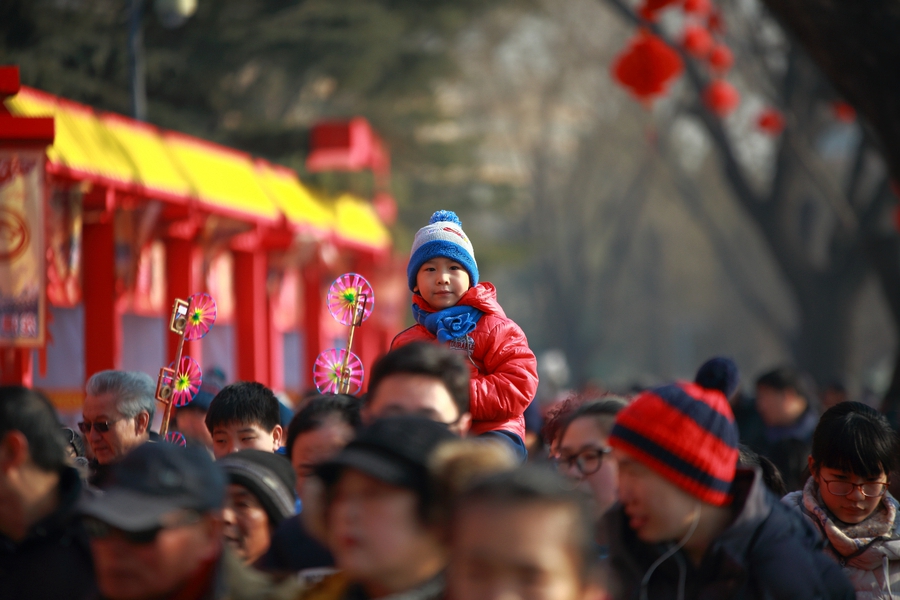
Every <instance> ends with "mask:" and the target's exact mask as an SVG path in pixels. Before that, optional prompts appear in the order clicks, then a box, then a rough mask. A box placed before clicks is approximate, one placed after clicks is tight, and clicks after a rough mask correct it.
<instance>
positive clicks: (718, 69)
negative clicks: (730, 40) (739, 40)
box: [708, 44, 734, 76]
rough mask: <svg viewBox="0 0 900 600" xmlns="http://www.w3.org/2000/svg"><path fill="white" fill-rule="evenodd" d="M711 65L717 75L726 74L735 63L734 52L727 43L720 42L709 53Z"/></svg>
mask: <svg viewBox="0 0 900 600" xmlns="http://www.w3.org/2000/svg"><path fill="white" fill-rule="evenodd" d="M708 60H709V66H710V68H711V69H712V70H713V71H714V72H715V73H716V74H717V75H720V76H721V75H724V74H725V73H727V72H728V69H730V68H731V66H732V65H733V64H734V54H732V52H731V48H729V47H728V46H726V45H725V44H719V45H718V46H716V47H715V48H713V49H712V50H711V51H710V53H709V58H708Z"/></svg>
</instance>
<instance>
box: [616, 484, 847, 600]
mask: <svg viewBox="0 0 900 600" xmlns="http://www.w3.org/2000/svg"><path fill="white" fill-rule="evenodd" d="M732 491H733V493H734V496H735V500H734V502H733V504H732V506H733V508H734V512H735V519H734V521H733V522H732V523H731V525H730V526H729V527H728V529H726V530H725V531H724V532H722V534H721V535H719V537H718V538H716V539H715V540H714V541H713V543H712V545H711V546H710V547H709V548H708V549H707V551H706V554H705V555H704V557H703V560H702V561H701V564H700V566H699V568H698V567H697V566H695V565H694V564H693V563H692V562H691V561H690V560H689V559H688V558H687V555H686V554H684V552H683V551H678V552H677V553H675V555H674V556H673V557H671V558H669V559H668V560H666V561H664V562H663V563H662V564H660V565H659V567H657V569H656V570H655V571H654V572H653V574H652V576H651V577H650V580H649V582H648V584H647V589H646V594H647V595H646V596H644V597H646V598H652V599H653V600H663V599H668V598H672V599H674V598H678V596H679V594H678V587H679V576H680V574H681V573H682V572H684V573H685V583H684V596H683V597H684V598H688V599H692V598H697V599H712V598H715V599H720V598H721V599H724V598H741V599H756V598H758V599H779V600H781V599H784V600H806V599H810V600H812V599H820V598H821V599H825V598H827V599H832V598H834V599H837V598H841V599H846V600H853V598H854V593H853V587H852V586H851V585H850V582H849V581H848V580H847V578H846V577H845V576H844V575H843V573H841V570H840V568H839V567H838V565H837V564H836V563H834V561H832V560H830V559H829V558H828V557H827V556H825V555H824V554H823V553H822V552H821V544H820V542H819V541H818V536H817V535H816V532H815V531H814V530H813V529H812V527H810V526H809V524H808V523H806V522H804V521H803V520H802V519H801V518H800V517H798V516H797V515H795V514H792V512H791V511H790V509H788V508H787V507H786V506H784V505H783V504H781V503H780V502H779V501H778V499H777V498H775V497H774V496H773V495H772V494H771V493H769V492H768V491H767V490H766V488H765V486H764V485H763V482H762V476H761V474H760V472H759V471H758V470H756V471H750V470H748V469H740V470H739V471H738V475H737V477H736V478H735V483H734V485H733V488H732ZM603 524H604V530H605V532H606V535H607V536H608V539H609V545H610V548H609V550H610V560H609V565H610V591H611V593H612V595H613V598H616V599H622V600H624V599H629V600H630V599H638V598H641V582H642V579H643V578H644V576H645V574H646V573H647V571H648V570H649V569H650V567H651V566H652V565H653V563H654V561H656V559H657V558H659V557H660V556H661V555H662V554H663V553H664V552H665V551H666V550H667V549H668V548H669V546H667V545H661V544H657V545H649V544H646V543H644V542H642V541H640V540H639V539H638V538H637V537H636V535H635V533H634V532H633V531H632V530H631V529H630V528H629V527H628V520H627V517H626V516H625V514H624V511H623V509H622V507H621V505H618V504H617V505H615V506H613V507H612V508H611V509H610V510H609V511H608V512H607V513H606V515H605V516H604V523H603Z"/></svg>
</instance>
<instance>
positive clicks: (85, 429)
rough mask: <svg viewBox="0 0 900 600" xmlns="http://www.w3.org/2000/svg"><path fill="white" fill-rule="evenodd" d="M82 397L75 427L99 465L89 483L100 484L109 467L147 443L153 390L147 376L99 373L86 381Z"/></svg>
mask: <svg viewBox="0 0 900 600" xmlns="http://www.w3.org/2000/svg"><path fill="white" fill-rule="evenodd" d="M85 394H86V395H85V398H84V406H83V407H82V416H83V418H84V420H83V421H82V422H81V423H79V424H78V427H79V428H80V429H81V432H82V433H83V434H84V438H85V440H87V443H88V444H89V445H90V447H91V451H92V452H93V453H94V457H95V458H96V461H97V465H98V467H97V468H96V469H95V476H92V478H91V482H92V483H95V484H100V483H102V479H103V473H104V472H105V471H106V467H107V466H108V465H111V464H113V463H116V462H118V461H119V460H121V459H122V457H124V456H125V455H126V454H128V453H129V452H131V451H132V450H134V449H135V448H137V447H138V446H140V445H141V444H143V443H144V442H146V441H147V440H148V439H150V423H151V422H152V421H153V413H154V412H155V411H156V398H155V396H156V386H155V385H154V383H153V380H152V379H151V378H150V376H149V375H147V374H146V373H140V372H137V371H112V370H110V371H100V372H98V373H94V375H93V376H91V378H90V379H88V382H87V385H86V386H85Z"/></svg>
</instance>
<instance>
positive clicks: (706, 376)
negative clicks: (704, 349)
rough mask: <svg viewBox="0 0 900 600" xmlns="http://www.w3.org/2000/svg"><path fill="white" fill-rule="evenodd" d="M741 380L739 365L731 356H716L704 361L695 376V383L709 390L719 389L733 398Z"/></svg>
mask: <svg viewBox="0 0 900 600" xmlns="http://www.w3.org/2000/svg"><path fill="white" fill-rule="evenodd" d="M740 381H741V376H740V373H739V372H738V368H737V365H736V364H734V361H733V360H731V359H730V358H726V357H724V356H714V357H713V358H711V359H709V360H708V361H706V362H705V363H703V364H702V365H701V366H700V368H699V369H697V374H696V375H695V376H694V383H696V384H697V385H699V386H700V387H703V388H706V389H708V390H719V391H720V392H722V393H723V394H725V397H726V398H731V397H732V396H733V395H734V393H735V392H736V391H737V389H738V384H739V383H740Z"/></svg>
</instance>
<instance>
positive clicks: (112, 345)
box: [81, 216, 122, 380]
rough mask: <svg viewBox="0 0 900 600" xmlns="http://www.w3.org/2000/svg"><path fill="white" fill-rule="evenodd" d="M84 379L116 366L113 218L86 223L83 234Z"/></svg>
mask: <svg viewBox="0 0 900 600" xmlns="http://www.w3.org/2000/svg"><path fill="white" fill-rule="evenodd" d="M82 239H83V241H82V258H81V260H82V264H83V265H84V269H83V274H82V282H83V290H84V291H83V298H84V300H83V301H84V371H85V380H87V378H88V377H90V376H91V375H93V374H94V373H96V372H97V371H102V370H104V369H115V368H117V367H118V365H119V362H120V360H121V356H122V352H121V350H122V320H121V319H120V318H119V315H118V314H117V313H116V260H115V235H114V232H113V223H112V218H111V216H110V218H106V219H105V220H101V221H100V222H98V223H85V225H84V230H83V233H82Z"/></svg>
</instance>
